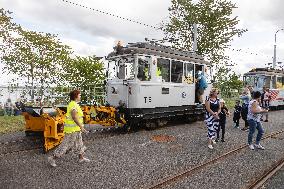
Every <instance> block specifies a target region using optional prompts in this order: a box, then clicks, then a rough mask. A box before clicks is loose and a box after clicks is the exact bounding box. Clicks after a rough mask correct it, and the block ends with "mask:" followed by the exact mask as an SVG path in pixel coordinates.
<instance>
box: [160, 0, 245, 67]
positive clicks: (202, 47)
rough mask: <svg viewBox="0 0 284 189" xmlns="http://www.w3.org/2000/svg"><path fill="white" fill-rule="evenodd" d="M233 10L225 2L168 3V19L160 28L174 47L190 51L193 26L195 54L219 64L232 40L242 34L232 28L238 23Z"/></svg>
mask: <svg viewBox="0 0 284 189" xmlns="http://www.w3.org/2000/svg"><path fill="white" fill-rule="evenodd" d="M234 8H236V5H235V4H233V3H232V2H230V1H229V0H199V1H198V2H197V3H194V2H193V1H192V0H172V6H171V7H170V8H169V12H170V20H169V22H168V23H164V24H163V27H162V28H163V30H164V32H165V34H166V36H167V37H168V38H170V39H173V40H172V42H173V44H174V46H175V47H178V48H181V49H185V50H193V49H192V47H193V36H194V28H193V25H194V24H197V34H198V35H197V53H198V54H202V55H205V56H207V58H208V59H209V60H210V61H211V62H214V63H219V62H221V60H222V58H223V56H224V49H225V48H227V47H228V46H229V43H230V42H231V41H232V40H233V37H234V36H239V37H240V36H241V35H242V34H243V33H244V32H245V31H246V30H245V29H237V28H236V26H237V24H238V23H239V20H238V19H237V17H233V18H232V11H233V9H234Z"/></svg>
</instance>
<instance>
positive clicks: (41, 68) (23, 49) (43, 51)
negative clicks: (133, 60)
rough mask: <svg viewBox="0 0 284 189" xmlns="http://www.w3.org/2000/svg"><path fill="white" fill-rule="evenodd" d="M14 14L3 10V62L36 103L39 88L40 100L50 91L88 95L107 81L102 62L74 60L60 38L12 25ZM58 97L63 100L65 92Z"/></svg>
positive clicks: (0, 18) (0, 19) (0, 12)
mask: <svg viewBox="0 0 284 189" xmlns="http://www.w3.org/2000/svg"><path fill="white" fill-rule="evenodd" d="M10 14H11V13H10V12H9V11H5V10H4V9H0V42H1V43H0V44H1V46H0V58H1V62H2V63H4V71H6V72H7V73H13V74H17V75H18V76H19V80H18V81H16V82H20V83H21V84H23V83H25V84H26V87H28V88H31V89H32V90H31V91H30V92H31V94H30V95H31V97H32V99H33V98H34V96H35V94H34V90H33V89H34V88H35V87H37V88H40V90H39V91H38V94H37V95H39V96H43V95H44V91H46V89H49V88H55V89H57V88H59V89H60V90H61V89H62V88H63V89H64V90H65V89H66V88H68V87H71V88H81V90H82V92H84V90H86V89H88V88H90V86H91V85H93V86H95V85H97V84H99V83H102V81H103V80H104V79H105V78H104V68H103V63H102V62H99V61H98V58H96V57H95V56H88V57H81V56H74V54H73V52H72V50H71V48H70V47H69V46H67V45H64V44H62V43H61V41H60V40H59V39H58V38H57V36H56V35H53V34H49V33H43V32H35V31H28V30H24V29H23V28H21V26H19V25H17V24H15V23H13V22H12V18H11V17H10ZM60 90H58V91H60ZM100 90H103V89H100ZM58 91H57V92H58ZM65 91H66V90H65ZM56 95H61V96H62V90H61V94H59V93H57V94H56ZM64 95H66V94H64ZM62 97H63V96H62Z"/></svg>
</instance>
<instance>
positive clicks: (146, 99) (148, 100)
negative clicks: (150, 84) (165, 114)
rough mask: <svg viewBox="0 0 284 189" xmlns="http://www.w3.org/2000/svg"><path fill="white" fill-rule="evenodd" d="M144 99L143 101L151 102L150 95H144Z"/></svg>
mask: <svg viewBox="0 0 284 189" xmlns="http://www.w3.org/2000/svg"><path fill="white" fill-rule="evenodd" d="M144 100H145V103H150V102H152V97H150V96H149V97H147V96H145V97H144Z"/></svg>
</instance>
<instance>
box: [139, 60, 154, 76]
mask: <svg viewBox="0 0 284 189" xmlns="http://www.w3.org/2000/svg"><path fill="white" fill-rule="evenodd" d="M137 78H138V79H139V80H140V81H150V79H151V75H150V65H149V62H148V61H147V60H144V59H142V58H139V59H138V74H137Z"/></svg>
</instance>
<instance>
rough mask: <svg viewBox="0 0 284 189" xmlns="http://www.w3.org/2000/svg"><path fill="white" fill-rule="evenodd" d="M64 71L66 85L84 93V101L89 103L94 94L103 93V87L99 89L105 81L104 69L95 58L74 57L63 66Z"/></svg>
mask: <svg viewBox="0 0 284 189" xmlns="http://www.w3.org/2000/svg"><path fill="white" fill-rule="evenodd" d="M64 71H65V74H64V75H65V76H64V77H65V79H66V82H67V83H68V84H67V85H68V86H72V87H75V88H80V89H81V90H82V91H83V93H84V95H83V97H84V99H83V100H84V101H88V102H90V101H91V100H92V99H94V98H95V96H94V92H95V93H97V94H98V93H103V92H104V87H101V86H103V81H104V80H105V73H104V67H103V63H102V62H100V61H99V59H98V58H97V57H95V56H88V57H81V56H76V57H75V58H73V59H72V60H71V61H70V62H68V63H67V64H66V65H65V67H64ZM98 86H100V87H98ZM95 88H96V89H95ZM94 90H96V91H94Z"/></svg>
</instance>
